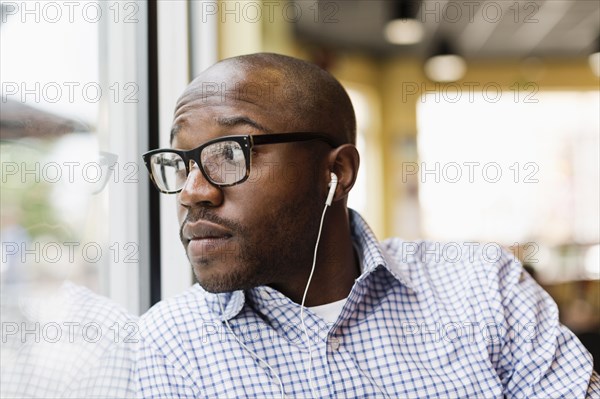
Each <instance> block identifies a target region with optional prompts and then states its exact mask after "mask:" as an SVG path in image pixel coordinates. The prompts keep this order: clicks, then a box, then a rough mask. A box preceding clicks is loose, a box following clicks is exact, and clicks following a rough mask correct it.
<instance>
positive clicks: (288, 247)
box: [172, 67, 329, 292]
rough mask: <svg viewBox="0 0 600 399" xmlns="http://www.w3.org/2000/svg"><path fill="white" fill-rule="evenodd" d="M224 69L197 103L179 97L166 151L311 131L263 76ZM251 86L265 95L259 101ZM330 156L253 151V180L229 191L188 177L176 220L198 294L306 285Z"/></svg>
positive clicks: (286, 147) (301, 150)
mask: <svg viewBox="0 0 600 399" xmlns="http://www.w3.org/2000/svg"><path fill="white" fill-rule="evenodd" d="M224 69H225V70H223V68H221V70H220V71H218V73H217V74H209V75H208V76H206V77H205V78H204V79H203V80H204V81H206V82H211V83H210V85H205V86H204V87H205V88H209V87H210V90H204V94H205V95H204V96H201V95H198V92H196V94H195V95H186V96H184V97H183V99H182V100H181V101H180V103H179V104H178V109H177V112H176V115H175V121H174V125H175V126H176V127H177V130H178V133H177V134H176V135H175V137H174V139H173V142H172V147H173V148H177V149H184V150H188V149H192V148H196V147H198V146H199V145H201V144H203V143H205V142H206V141H208V140H211V139H215V138H218V137H223V136H229V135H240V134H252V135H255V134H266V133H284V132H293V131H299V130H306V129H305V128H307V127H310V126H309V125H310V124H308V125H307V124H306V122H298V120H299V119H298V115H297V112H294V111H295V110H294V109H290V108H293V104H291V105H290V104H285V103H282V102H280V101H275V98H277V90H281V89H283V88H284V87H283V86H282V85H283V84H282V83H279V84H273V82H269V80H268V77H266V76H265V75H264V74H261V73H256V72H244V71H240V70H233V69H231V67H229V68H224ZM211 77H212V78H211ZM213 82H215V83H217V84H218V86H215V85H213V84H212V83H213ZM223 84H224V85H225V86H223ZM256 85H262V87H264V88H265V90H266V88H267V87H268V86H269V85H272V87H270V88H269V90H270V92H269V91H262V92H261V91H260V90H257V86H256ZM276 86H277V87H276ZM215 87H219V90H218V92H215V90H214V88H215ZM247 87H251V88H252V90H253V91H252V90H245V89H244V88H247ZM223 88H226V90H228V93H227V94H228V95H226V96H223V91H222V90H221V89H223ZM199 90H201V88H200V89H199ZM207 93H209V95H206V94H207ZM306 117H308V116H306ZM328 148H329V147H328V146H327V145H326V144H325V143H322V142H317V141H311V142H307V143H289V144H269V145H261V146H256V147H254V149H253V151H252V156H251V165H250V177H249V178H248V180H247V181H245V182H243V183H241V184H239V185H235V186H231V187H223V188H219V187H215V186H214V185H211V184H210V183H209V182H208V181H207V180H206V179H205V178H204V176H202V174H201V172H200V171H199V170H198V169H197V168H196V167H194V168H193V169H191V171H190V174H189V176H188V179H187V181H186V184H185V186H184V188H183V189H182V191H181V192H180V193H179V194H177V214H178V219H179V223H180V225H181V240H182V243H183V245H184V248H185V250H186V253H187V256H188V258H189V260H190V263H191V264H192V268H193V271H194V274H195V276H196V278H197V280H198V282H199V283H200V285H202V287H203V288H205V289H206V290H208V291H211V292H224V291H232V290H237V289H246V288H250V287H254V286H258V285H272V286H274V287H275V288H278V287H285V286H289V285H290V284H291V285H294V284H298V282H299V281H305V279H306V277H307V270H309V269H310V266H311V262H312V251H313V249H314V245H315V241H316V236H317V230H318V222H319V216H320V212H321V210H322V206H323V202H324V198H325V192H326V189H327V187H326V186H325V187H321V185H322V184H319V181H321V179H318V178H319V177H322V175H323V173H321V172H325V173H326V167H327V165H326V160H325V158H326V157H325V154H326V153H327V150H328Z"/></svg>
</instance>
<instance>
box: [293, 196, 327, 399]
mask: <svg viewBox="0 0 600 399" xmlns="http://www.w3.org/2000/svg"><path fill="white" fill-rule="evenodd" d="M328 206H329V205H328V204H325V208H323V214H322V215H321V223H320V224H319V234H318V235H317V243H316V244H315V253H314V255H313V264H312V268H311V270H310V275H309V276H308V282H307V283H306V288H304V295H303V296H302V303H301V304H300V322H301V324H302V329H303V330H304V335H305V337H306V345H307V346H308V383H309V385H310V392H311V394H312V396H313V398H316V397H317V395H315V387H314V385H313V380H312V345H311V343H310V337H309V335H308V331H307V330H306V324H305V323H304V303H305V302H306V294H307V293H308V287H310V282H311V280H312V277H313V274H314V272H315V266H316V264H317V250H318V249H319V241H320V240H321V231H322V230H323V221H324V220H325V212H326V211H327V207H328Z"/></svg>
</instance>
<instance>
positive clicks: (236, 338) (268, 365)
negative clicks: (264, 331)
mask: <svg viewBox="0 0 600 399" xmlns="http://www.w3.org/2000/svg"><path fill="white" fill-rule="evenodd" d="M218 302H219V307H220V308H221V315H223V313H225V311H224V310H223V305H222V304H221V299H220V298H218ZM223 321H224V322H225V325H226V326H227V329H228V330H229V332H230V333H231V335H233V338H235V340H236V341H237V342H238V343H239V344H240V345H241V346H242V348H244V349H245V350H246V352H248V353H249V354H250V355H251V356H252V357H253V358H254V359H256V360H257V361H258V362H260V363H263V364H264V365H265V366H267V368H268V369H269V370H270V371H271V374H272V375H274V376H275V378H277V382H278V383H279V389H280V390H281V399H284V398H285V391H284V389H283V382H282V381H281V378H280V377H279V375H278V374H277V373H276V372H275V370H273V368H272V367H271V365H270V364H269V363H267V361H266V360H264V359H263V358H262V357H260V356H258V355H257V354H256V353H254V352H253V351H252V350H251V349H250V348H248V347H247V346H246V344H244V343H243V342H242V341H241V340H240V339H239V338H238V337H237V335H235V333H234V332H233V329H232V328H231V326H230V325H229V321H228V320H227V319H224V320H223Z"/></svg>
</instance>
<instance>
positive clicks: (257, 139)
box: [142, 132, 341, 194]
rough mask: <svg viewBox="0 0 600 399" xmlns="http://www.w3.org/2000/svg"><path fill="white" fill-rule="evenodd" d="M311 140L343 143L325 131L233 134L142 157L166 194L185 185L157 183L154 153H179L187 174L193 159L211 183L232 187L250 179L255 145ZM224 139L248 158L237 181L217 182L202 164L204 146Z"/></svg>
mask: <svg viewBox="0 0 600 399" xmlns="http://www.w3.org/2000/svg"><path fill="white" fill-rule="evenodd" d="M310 140H320V141H324V142H326V143H327V144H329V146H331V147H332V148H336V147H339V146H340V145H341V144H340V143H337V142H335V141H334V140H333V139H331V137H329V136H328V135H326V134H324V133H315V132H290V133H272V134H255V135H250V134H248V135H233V136H223V137H219V138H216V139H213V140H209V141H207V142H206V143H203V144H202V145H200V146H199V147H196V148H194V149H191V150H187V151H184V150H176V149H172V148H159V149H156V150H152V151H148V152H146V153H144V154H143V155H142V158H143V159H144V163H145V164H146V168H147V169H148V173H149V174H150V179H151V180H152V183H154V186H155V187H156V188H157V189H158V191H160V192H161V193H164V194H177V193H178V192H180V191H181V190H183V187H182V188H180V189H179V190H176V191H165V190H163V189H161V188H160V186H159V185H158V184H157V182H156V181H155V180H154V174H153V173H152V165H151V164H150V159H151V158H152V155H155V154H161V153H174V154H177V155H179V156H180V157H181V159H183V162H184V164H185V171H186V176H189V175H190V160H193V161H194V162H195V163H196V165H198V168H199V169H200V171H201V172H202V175H203V176H204V178H205V179H206V180H207V181H209V182H210V183H211V184H213V185H215V186H217V187H231V186H235V185H237V184H241V183H243V182H245V181H246V180H247V179H248V177H249V176H250V163H251V157H252V148H253V147H254V146H255V145H263V144H279V143H292V142H298V141H310ZM222 141H234V142H236V143H238V144H239V145H240V147H241V148H242V151H244V158H245V160H246V175H245V176H244V177H242V178H241V179H240V180H238V181H236V182H235V183H217V182H215V181H214V180H213V179H211V178H210V176H208V174H207V173H206V171H205V170H204V167H203V166H202V162H201V158H200V154H201V153H202V150H204V148H206V147H208V146H209V145H212V144H215V143H219V142H222Z"/></svg>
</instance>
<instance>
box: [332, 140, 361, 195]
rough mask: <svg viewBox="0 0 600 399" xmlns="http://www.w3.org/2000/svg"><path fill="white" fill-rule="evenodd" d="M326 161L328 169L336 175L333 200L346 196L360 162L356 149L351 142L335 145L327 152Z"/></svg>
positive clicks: (354, 180) (356, 174)
mask: <svg viewBox="0 0 600 399" xmlns="http://www.w3.org/2000/svg"><path fill="white" fill-rule="evenodd" d="M328 163H329V170H330V171H331V172H333V173H335V174H336V175H337V177H338V185H337V188H336V190H335V195H334V197H333V201H334V202H336V201H339V200H341V199H345V198H347V197H348V193H349V192H350V190H351V189H352V186H354V182H356V177H357V176H358V166H359V164H360V157H359V155H358V150H357V149H356V147H355V146H354V145H352V144H344V145H342V146H340V147H337V148H335V149H333V150H332V151H331V152H330V153H329V157H328Z"/></svg>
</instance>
